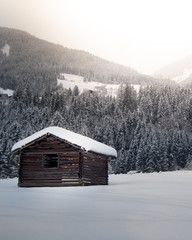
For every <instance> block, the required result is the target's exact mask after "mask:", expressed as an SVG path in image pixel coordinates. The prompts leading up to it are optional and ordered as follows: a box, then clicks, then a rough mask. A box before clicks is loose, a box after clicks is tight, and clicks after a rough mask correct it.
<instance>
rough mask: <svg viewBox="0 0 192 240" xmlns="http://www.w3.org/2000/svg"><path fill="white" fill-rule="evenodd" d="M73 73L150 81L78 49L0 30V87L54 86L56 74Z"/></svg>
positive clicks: (97, 78) (102, 79)
mask: <svg viewBox="0 0 192 240" xmlns="http://www.w3.org/2000/svg"><path fill="white" fill-rule="evenodd" d="M62 72H65V73H69V74H77V75H81V76H83V77H86V79H87V80H88V81H90V80H91V81H98V82H107V81H115V82H127V83H135V84H136V83H137V84H138V83H141V82H148V83H151V82H154V81H155V79H154V78H152V77H150V76H146V75H142V74H140V73H138V72H136V71H135V70H133V69H131V68H129V67H125V66H122V65H119V64H116V63H113V62H109V61H107V60H104V59H102V58H99V57H96V56H94V55H92V54H90V53H87V52H85V51H81V50H73V49H68V48H65V47H63V46H60V45H57V44H53V43H49V42H47V41H44V40H41V39H38V38H36V37H34V36H32V35H30V34H28V33H26V32H23V31H20V30H15V29H9V28H2V27H0V87H4V88H11V89H14V88H15V87H16V86H17V85H18V84H19V83H23V82H30V85H31V86H32V87H33V88H34V89H36V88H38V89H42V88H43V87H45V86H47V85H50V84H53V85H55V84H56V76H57V75H58V74H59V73H62Z"/></svg>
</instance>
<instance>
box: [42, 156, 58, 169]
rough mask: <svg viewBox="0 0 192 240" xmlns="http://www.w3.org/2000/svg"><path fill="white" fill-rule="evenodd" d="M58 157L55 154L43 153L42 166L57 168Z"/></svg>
mask: <svg viewBox="0 0 192 240" xmlns="http://www.w3.org/2000/svg"><path fill="white" fill-rule="evenodd" d="M58 162H59V158H58V155H57V154H45V155H43V167H44V168H57V167H58Z"/></svg>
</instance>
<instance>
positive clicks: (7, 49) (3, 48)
mask: <svg viewBox="0 0 192 240" xmlns="http://www.w3.org/2000/svg"><path fill="white" fill-rule="evenodd" d="M1 51H2V53H3V54H5V55H6V56H7V57H9V52H10V46H9V44H7V43H6V44H5V45H4V46H3V47H2V48H1Z"/></svg>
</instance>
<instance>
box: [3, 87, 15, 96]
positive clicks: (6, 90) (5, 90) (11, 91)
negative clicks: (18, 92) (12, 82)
mask: <svg viewBox="0 0 192 240" xmlns="http://www.w3.org/2000/svg"><path fill="white" fill-rule="evenodd" d="M0 94H7V95H8V96H9V97H11V96H12V95H13V90H10V89H3V88H0Z"/></svg>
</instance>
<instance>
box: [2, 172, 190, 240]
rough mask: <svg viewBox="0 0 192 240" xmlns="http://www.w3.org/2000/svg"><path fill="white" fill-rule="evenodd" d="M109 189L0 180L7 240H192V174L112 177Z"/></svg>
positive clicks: (3, 230)
mask: <svg viewBox="0 0 192 240" xmlns="http://www.w3.org/2000/svg"><path fill="white" fill-rule="evenodd" d="M109 183H110V184H109V185H108V186H90V187H66V188H61V187H60V188H18V187H17V186H16V184H17V179H10V180H0V196H1V198H0V232H1V239H2V240H6V239H9V240H26V239H27V240H34V239H41V240H53V239H54V240H59V239H66V240H69V239H70V240H77V239H79V240H90V239H91V240H98V239H101V240H117V239H120V240H181V239H182V240H189V239H191V235H192V228H191V226H192V201H191V199H192V191H191V186H192V172H190V171H181V172H166V173H152V174H132V175H130V174H128V175H110V177H109Z"/></svg>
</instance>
